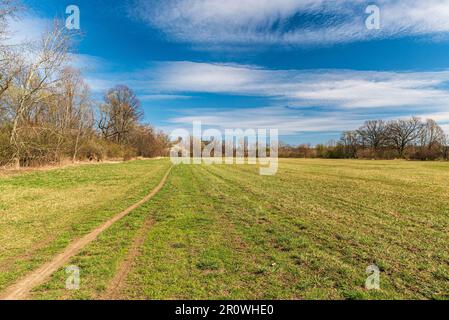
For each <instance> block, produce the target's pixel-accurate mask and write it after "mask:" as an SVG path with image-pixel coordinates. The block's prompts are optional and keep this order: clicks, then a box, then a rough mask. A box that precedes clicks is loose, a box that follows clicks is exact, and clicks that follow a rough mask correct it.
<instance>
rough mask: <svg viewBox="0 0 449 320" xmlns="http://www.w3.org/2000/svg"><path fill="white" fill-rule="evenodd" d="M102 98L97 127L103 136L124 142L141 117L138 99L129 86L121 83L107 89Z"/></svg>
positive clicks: (117, 141)
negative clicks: (102, 102) (103, 101)
mask: <svg viewBox="0 0 449 320" xmlns="http://www.w3.org/2000/svg"><path fill="white" fill-rule="evenodd" d="M104 100H105V103H104V104H103V105H102V106H101V116H100V121H99V124H98V128H99V129H100V131H101V132H102V134H103V136H104V138H106V139H109V140H112V141H114V142H116V143H119V144H121V143H124V142H125V141H126V139H127V138H128V136H129V133H130V132H131V130H132V129H133V127H134V126H135V125H136V123H137V122H138V121H139V119H140V118H141V117H142V111H141V106H140V101H139V99H138V98H137V96H136V95H135V94H134V92H133V91H132V90H131V89H130V88H128V87H127V86H123V85H120V86H117V87H115V88H113V89H111V90H109V91H108V93H107V94H106V96H105V98H104Z"/></svg>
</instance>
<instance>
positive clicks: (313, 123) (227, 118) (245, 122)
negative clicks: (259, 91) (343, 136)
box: [170, 107, 366, 135]
mask: <svg viewBox="0 0 449 320" xmlns="http://www.w3.org/2000/svg"><path fill="white" fill-rule="evenodd" d="M190 113H191V115H186V116H181V117H175V118H172V119H170V122H171V123H173V124H176V125H178V126H184V127H185V128H186V129H189V126H192V123H193V121H201V123H202V124H203V125H204V126H207V127H215V128H220V129H228V128H230V129H233V128H242V129H248V128H252V129H279V130H280V133H281V134H282V135H290V134H295V133H299V132H319V131H343V130H347V129H348V128H356V127H357V126H359V125H360V124H361V123H362V122H363V120H364V119H365V118H363V116H361V115H359V114H355V113H349V112H347V113H345V112H327V113H320V112H315V113H313V114H304V113H303V112H302V111H298V110H292V109H289V108H287V107H262V108H234V109H231V110H224V111H219V110H212V109H209V110H204V109H201V110H190ZM365 116H366V115H365Z"/></svg>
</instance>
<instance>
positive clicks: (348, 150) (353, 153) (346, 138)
mask: <svg viewBox="0 0 449 320" xmlns="http://www.w3.org/2000/svg"><path fill="white" fill-rule="evenodd" d="M340 143H341V144H342V146H343V148H344V153H345V155H347V156H348V157H350V158H356V157H357V151H358V149H359V146H360V135H359V133H358V132H357V131H345V132H343V134H342V135H341V138H340Z"/></svg>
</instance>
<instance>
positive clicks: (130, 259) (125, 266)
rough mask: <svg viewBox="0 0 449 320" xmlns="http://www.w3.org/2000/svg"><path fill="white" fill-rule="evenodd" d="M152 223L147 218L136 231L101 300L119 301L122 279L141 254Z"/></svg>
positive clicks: (151, 220)
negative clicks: (129, 247)
mask: <svg viewBox="0 0 449 320" xmlns="http://www.w3.org/2000/svg"><path fill="white" fill-rule="evenodd" d="M153 223H154V221H153V219H151V218H147V219H146V221H145V222H144V224H143V226H142V227H141V228H140V230H139V231H138V233H137V235H136V236H135V238H134V241H133V244H132V246H131V249H130V250H129V252H128V254H127V256H126V258H125V260H123V262H122V263H121V265H120V267H119V269H118V270H117V272H116V274H115V276H114V278H113V279H112V280H111V281H110V283H109V286H108V288H107V289H106V293H105V294H104V295H103V296H102V297H101V299H103V300H118V299H120V296H119V295H120V291H121V288H122V286H123V282H124V279H125V278H126V276H127V275H128V273H129V271H130V270H131V268H132V265H133V263H134V260H135V259H136V257H137V256H138V255H139V254H140V253H141V248H142V246H143V244H144V243H145V240H146V236H147V234H148V230H150V228H151V226H152V225H153Z"/></svg>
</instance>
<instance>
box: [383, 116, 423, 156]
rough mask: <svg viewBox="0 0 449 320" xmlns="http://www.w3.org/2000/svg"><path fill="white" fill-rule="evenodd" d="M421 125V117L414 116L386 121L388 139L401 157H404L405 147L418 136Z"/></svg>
mask: <svg viewBox="0 0 449 320" xmlns="http://www.w3.org/2000/svg"><path fill="white" fill-rule="evenodd" d="M422 127H423V125H422V122H421V119H419V118H416V117H413V118H411V119H408V120H402V119H401V120H395V121H390V122H388V125H387V135H388V141H389V142H391V144H392V145H393V147H394V148H395V149H396V151H397V153H398V155H399V156H400V157H401V158H404V157H405V150H406V148H407V147H408V146H409V145H410V144H411V143H412V142H414V141H415V140H416V139H417V138H418V136H419V135H420V132H421V129H422Z"/></svg>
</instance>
